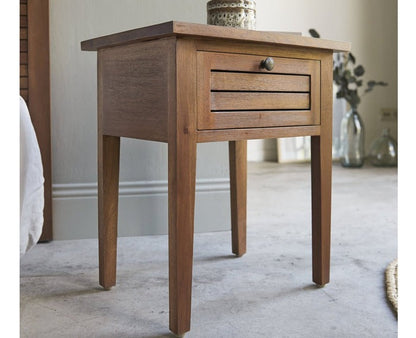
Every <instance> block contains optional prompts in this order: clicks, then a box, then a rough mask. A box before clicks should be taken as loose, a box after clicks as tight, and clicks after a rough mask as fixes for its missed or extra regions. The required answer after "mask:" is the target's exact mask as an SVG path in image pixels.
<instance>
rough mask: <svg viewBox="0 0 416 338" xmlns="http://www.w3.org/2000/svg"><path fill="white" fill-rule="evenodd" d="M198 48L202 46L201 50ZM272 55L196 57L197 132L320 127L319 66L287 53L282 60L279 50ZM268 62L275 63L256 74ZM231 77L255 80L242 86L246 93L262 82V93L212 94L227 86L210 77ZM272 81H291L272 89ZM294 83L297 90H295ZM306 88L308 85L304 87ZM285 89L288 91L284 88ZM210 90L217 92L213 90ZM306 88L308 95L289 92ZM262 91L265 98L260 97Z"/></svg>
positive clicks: (248, 50)
mask: <svg viewBox="0 0 416 338" xmlns="http://www.w3.org/2000/svg"><path fill="white" fill-rule="evenodd" d="M198 47H201V45H200V44H199V45H198ZM202 47H203V46H202ZM272 51H273V52H274V55H271V51H270V50H269V51H268V53H267V54H266V55H256V54H255V53H256V52H257V51H256V50H255V49H253V47H252V46H248V45H246V46H245V53H246V54H244V55H243V54H234V53H232V54H231V53H226V50H223V52H222V53H213V52H198V56H197V60H198V80H197V85H198V101H197V104H198V129H199V130H206V129H231V128H257V127H278V126H279V127H280V126H296V125H299V126H304V125H317V124H319V121H320V85H319V83H320V61H319V60H309V59H299V58H290V57H286V56H287V55H288V54H287V53H286V54H285V53H284V54H283V56H284V57H281V55H279V51H278V50H272ZM249 53H253V54H249ZM267 56H272V57H273V59H274V60H275V67H274V69H273V70H272V71H266V70H263V69H261V68H260V64H261V61H262V60H264V59H265V58H266V57H267ZM219 71H220V72H219ZM221 72H222V73H221ZM230 72H231V73H230ZM235 72H239V73H238V74H239V75H243V76H244V77H245V78H246V80H250V79H251V80H254V82H253V83H250V82H244V83H245V84H244V85H243V86H245V87H246V88H248V87H250V86H251V87H254V86H257V83H259V82H263V83H262V91H263V92H262V91H256V92H249V91H244V92H235V91H216V89H214V88H217V86H222V88H226V87H225V86H226V85H224V84H222V85H218V84H215V83H214V81H215V80H214V81H213V76H217V74H221V75H220V76H221V77H225V78H226V77H228V76H232V77H233V76H234V74H235ZM214 74H215V75H214ZM253 76H254V77H253ZM275 76H277V77H281V76H286V77H289V78H290V79H291V80H290V81H286V82H285V83H281V84H279V85H278V86H277V87H274V86H273V85H274V81H273V80H272V81H270V80H268V79H269V78H273V77H275ZM259 77H260V79H259ZM261 78H263V79H264V80H263V81H262V80H261ZM305 79H306V80H307V81H305ZM293 82H295V83H296V84H295V85H294V84H293ZM305 82H307V83H306V86H305ZM285 84H286V85H288V87H284V86H285ZM214 85H215V86H216V87H213V86H214ZM266 85H267V87H266ZM306 88H309V90H310V93H303V92H297V91H293V89H306ZM266 90H267V92H264V91H266ZM278 91H281V92H278ZM239 110H241V111H239ZM243 110H244V111H243ZM264 110H266V111H264Z"/></svg>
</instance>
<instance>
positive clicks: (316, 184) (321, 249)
mask: <svg viewBox="0 0 416 338" xmlns="http://www.w3.org/2000/svg"><path fill="white" fill-rule="evenodd" d="M321 76H322V81H321V89H322V90H321V102H322V103H321V133H320V135H319V136H312V137H311V179H312V270H313V281H314V282H315V283H316V284H318V285H325V284H327V283H329V267H330V250H331V249H330V248H331V187H332V53H327V54H326V55H325V57H323V59H322V62H321Z"/></svg>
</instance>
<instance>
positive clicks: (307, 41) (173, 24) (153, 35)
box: [81, 21, 351, 52]
mask: <svg viewBox="0 0 416 338" xmlns="http://www.w3.org/2000/svg"><path fill="white" fill-rule="evenodd" d="M167 36H177V37H192V38H197V37H203V38H213V39H223V40H240V41H247V42H254V43H261V42H264V43H268V44H275V45H282V46H301V47H308V48H318V49H327V50H331V51H336V52H338V51H339V52H343V51H348V50H350V48H351V44H350V43H349V42H341V41H330V40H324V39H315V38H311V37H305V36H301V35H293V34H284V33H278V32H262V31H255V30H245V31H244V32H242V31H241V29H238V28H233V27H220V26H212V25H202V24H196V23H185V22H177V21H169V22H164V23H161V24H157V25H153V26H148V27H143V28H137V29H132V30H129V31H126V32H121V33H116V34H110V35H106V36H102V37H98V38H95V39H90V40H86V41H83V42H82V43H81V49H82V50H89V51H96V50H98V49H100V48H104V47H115V46H119V45H122V44H127V43H136V42H140V41H146V40H154V39H160V38H163V37H167Z"/></svg>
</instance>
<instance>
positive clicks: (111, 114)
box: [81, 22, 350, 335]
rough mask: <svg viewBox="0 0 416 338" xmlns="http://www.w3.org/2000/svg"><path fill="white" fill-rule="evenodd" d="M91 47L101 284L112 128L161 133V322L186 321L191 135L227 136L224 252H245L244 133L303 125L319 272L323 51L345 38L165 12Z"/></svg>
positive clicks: (110, 223) (115, 138) (323, 222)
mask: <svg viewBox="0 0 416 338" xmlns="http://www.w3.org/2000/svg"><path fill="white" fill-rule="evenodd" d="M81 48H82V50H89V51H97V52H98V203H99V226H98V228H99V266H100V284H101V285H102V286H103V287H104V288H105V289H109V288H111V287H112V286H113V285H115V283H116V256H117V209H118V183H119V182H118V181H119V156H120V137H131V138H138V139H143V140H151V141H159V142H167V143H168V171H169V174H168V181H169V194H168V195H169V304H170V305H169V309H170V329H171V331H172V332H174V333H175V334H177V335H182V334H184V333H185V332H187V331H189V330H190V321H191V289H192V259H193V235H194V202H195V166H196V145H197V143H200V142H214V141H229V157H230V181H231V184H230V185H231V221H232V222H231V223H232V251H233V253H234V254H236V255H237V256H241V255H243V254H244V253H245V252H246V180H247V166H246V159H247V141H246V140H248V139H264V138H279V137H293V136H311V149H312V150H311V152H312V153H311V157H312V165H311V168H312V256H313V259H312V261H313V265H312V266H313V281H314V282H315V283H316V284H318V285H325V284H326V283H328V282H329V256H330V231H331V230H330V224H331V170H332V168H331V167H332V162H331V158H332V53H333V52H334V51H348V50H349V49H350V44H349V43H345V42H334V41H327V40H321V39H314V38H309V37H302V36H295V35H288V34H282V33H274V32H260V31H247V30H241V29H235V28H228V27H218V26H208V25H200V24H189V23H180V22H167V23H163V24H160V25H155V26H151V27H145V28H139V29H135V30H131V31H127V32H122V33H118V34H113V35H108V36H104V37H100V38H96V39H92V40H88V41H83V42H82V43H81Z"/></svg>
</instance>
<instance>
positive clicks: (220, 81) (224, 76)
mask: <svg viewBox="0 0 416 338" xmlns="http://www.w3.org/2000/svg"><path fill="white" fill-rule="evenodd" d="M211 90H222V91H275V92H280V91H289V92H309V91H310V86H309V76H295V75H281V74H257V73H233V72H218V71H213V72H211Z"/></svg>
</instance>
